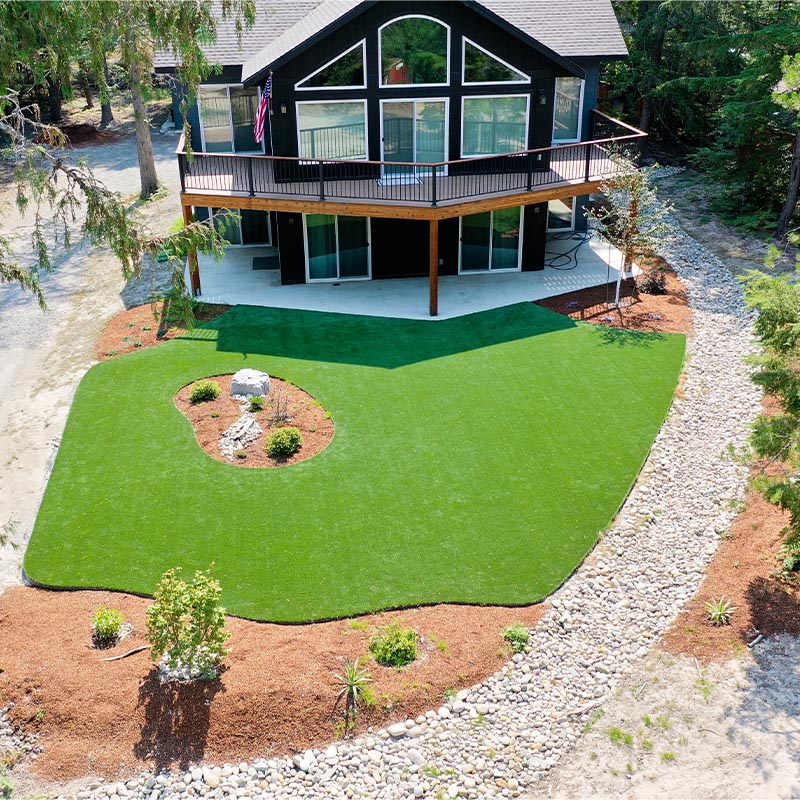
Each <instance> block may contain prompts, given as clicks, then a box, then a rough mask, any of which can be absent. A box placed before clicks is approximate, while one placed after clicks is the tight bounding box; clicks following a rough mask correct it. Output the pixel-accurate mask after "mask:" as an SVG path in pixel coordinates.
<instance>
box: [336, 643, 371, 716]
mask: <svg viewBox="0 0 800 800" xmlns="http://www.w3.org/2000/svg"><path fill="white" fill-rule="evenodd" d="M333 677H334V678H336V680H337V681H338V682H339V683H340V684H341V686H342V688H341V689H340V690H339V694H338V695H337V696H336V704H337V705H338V703H339V701H340V700H342V699H343V698H344V722H345V728H348V727H352V725H353V724H354V723H355V719H356V711H357V710H358V706H359V704H362V703H363V704H364V705H367V706H369V705H372V692H371V691H370V688H369V686H368V684H369V683H371V682H372V676H371V675H370V673H369V671H368V670H367V669H366V668H365V667H362V666H361V659H359V658H357V659H356V660H355V661H351V660H350V659H349V658H346V659H345V660H344V669H343V670H342V672H341V674H338V673H334V674H333Z"/></svg>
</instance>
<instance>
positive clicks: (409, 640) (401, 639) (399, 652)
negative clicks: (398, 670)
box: [369, 622, 417, 667]
mask: <svg viewBox="0 0 800 800" xmlns="http://www.w3.org/2000/svg"><path fill="white" fill-rule="evenodd" d="M369 651H370V653H372V657H373V658H374V659H375V660H376V661H377V662H378V663H379V664H382V665H383V666H385V667H404V666H406V664H410V663H411V662H412V661H414V660H415V659H416V657H417V633H416V631H415V630H414V629H413V628H401V627H400V626H399V625H398V624H397V622H392V623H391V624H390V625H387V626H386V627H385V628H381V629H380V630H379V631H377V632H376V633H375V634H373V636H372V637H371V638H370V640H369Z"/></svg>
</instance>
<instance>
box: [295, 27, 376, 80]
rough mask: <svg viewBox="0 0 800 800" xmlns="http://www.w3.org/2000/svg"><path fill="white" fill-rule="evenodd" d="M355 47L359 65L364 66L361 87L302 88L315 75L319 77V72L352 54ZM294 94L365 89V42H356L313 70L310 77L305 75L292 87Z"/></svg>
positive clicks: (363, 40)
mask: <svg viewBox="0 0 800 800" xmlns="http://www.w3.org/2000/svg"><path fill="white" fill-rule="evenodd" d="M357 47H361V63H362V64H363V65H364V69H363V74H364V82H363V83H362V84H361V85H355V84H354V85H351V86H302V85H301V84H303V83H305V82H306V81H309V80H311V79H312V78H313V77H314V76H315V75H319V73H320V72H322V71H323V70H326V69H327V68H328V67H329V66H330V65H331V64H335V63H336V62H337V61H338V60H339V59H340V58H344V57H345V56H346V55H347V54H348V53H352V52H353V50H355V49H356V48H357ZM294 88H295V91H296V92H330V91H341V90H343V89H366V88H367V40H366V39H362V40H361V41H360V42H356V43H355V44H354V45H353V46H352V47H349V48H348V49H347V50H345V51H344V52H343V53H339V55H338V56H336V58H332V59H331V60H330V61H328V62H327V64H323V65H322V66H321V67H320V68H319V69H317V70H314V72H312V73H311V74H310V75H306V77H305V78H303V79H302V80H300V81H298V82H297V83H296V84H295V85H294Z"/></svg>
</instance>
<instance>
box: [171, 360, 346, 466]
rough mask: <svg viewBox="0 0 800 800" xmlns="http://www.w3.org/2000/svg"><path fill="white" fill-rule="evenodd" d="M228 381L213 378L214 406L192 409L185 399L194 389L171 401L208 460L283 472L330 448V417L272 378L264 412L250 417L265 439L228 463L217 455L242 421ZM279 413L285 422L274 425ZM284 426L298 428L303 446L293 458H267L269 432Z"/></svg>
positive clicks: (303, 395)
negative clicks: (232, 428) (229, 432)
mask: <svg viewBox="0 0 800 800" xmlns="http://www.w3.org/2000/svg"><path fill="white" fill-rule="evenodd" d="M232 378H233V375H215V376H213V378H212V380H213V381H214V382H215V383H218V384H219V387H220V390H221V391H220V393H219V396H218V397H217V399H216V400H210V401H208V402H205V403H196V404H194V405H192V403H190V402H189V395H190V394H191V391H192V386H193V385H194V384H189V385H188V386H184V387H183V388H182V389H181V390H180V391H179V392H178V394H177V395H176V396H175V404H176V405H177V406H178V409H179V410H180V411H181V413H182V414H183V415H184V416H185V417H186V418H187V419H188V420H189V422H191V423H192V427H193V428H194V432H195V435H196V436H197V443H198V444H199V445H200V447H202V448H203V450H205V451H206V453H208V454H209V455H210V456H211V457H212V458H215V459H216V460H217V461H222V462H223V463H225V464H231V463H233V464H236V465H237V466H242V467H282V466H286V465H287V464H296V463H297V462H299V461H306V460H307V459H309V458H311V457H313V456H315V455H317V453H320V452H322V451H323V450H324V449H325V448H326V447H327V446H328V445H329V444H330V442H331V439H333V430H334V427H333V421H332V420H331V418H330V415H329V414H328V412H327V411H326V410H325V409H324V408H323V407H322V406H321V405H320V403H319V402H318V401H317V400H315V399H314V398H313V397H312V396H311V395H310V394H309V393H308V392H305V391H303V390H302V389H301V388H299V387H298V386H294V385H293V384H291V383H287V382H286V381H284V380H281V379H280V378H272V377H271V378H270V390H269V394H268V395H267V396H266V397H265V398H264V408H263V410H262V411H258V412H256V413H255V414H254V417H255V419H256V422H258V424H259V425H260V426H261V428H262V429H263V431H264V433H263V434H262V435H261V436H259V437H258V439H256V440H255V441H253V442H252V443H251V444H250V445H249V446H248V447H247V448H246V449H245V450H243V451H241V452H240V454H238V455H237V456H235V457H234V460H233V461H230V459H228V458H226V457H225V456H224V455H223V454H222V453H221V452H220V449H219V440H220V438H222V434H223V433H224V432H225V431H226V430H227V429H228V428H230V426H231V425H233V423H234V422H236V420H237V419H239V417H241V416H242V403H241V402H240V401H239V400H237V399H236V398H234V397H231V394H230V392H231V379H232ZM246 408H247V406H245V409H246ZM278 409H280V410H282V411H284V412H285V414H287V415H288V419H286V420H284V421H283V422H276V421H274V419H273V417H274V414H275V413H276V411H277V410H278ZM285 425H291V426H293V427H295V428H297V430H299V431H300V435H301V436H302V437H303V443H302V445H301V446H300V449H299V450H298V451H297V452H296V453H295V454H294V455H291V456H288V457H286V458H276V457H275V456H271V455H269V453H267V451H266V450H265V449H264V445H265V443H266V441H267V438H268V437H269V435H270V434H271V433H272V432H273V431H275V430H277V429H278V428H280V427H283V426H285Z"/></svg>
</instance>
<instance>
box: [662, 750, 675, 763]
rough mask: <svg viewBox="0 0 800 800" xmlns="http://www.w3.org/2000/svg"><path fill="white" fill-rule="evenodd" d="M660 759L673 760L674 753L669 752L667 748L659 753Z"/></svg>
mask: <svg viewBox="0 0 800 800" xmlns="http://www.w3.org/2000/svg"><path fill="white" fill-rule="evenodd" d="M661 760H662V761H665V762H668V761H674V760H675V753H672V752H670V751H669V750H668V751H667V752H666V753H662V754H661Z"/></svg>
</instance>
